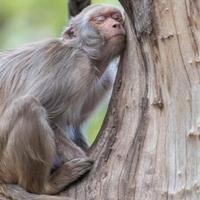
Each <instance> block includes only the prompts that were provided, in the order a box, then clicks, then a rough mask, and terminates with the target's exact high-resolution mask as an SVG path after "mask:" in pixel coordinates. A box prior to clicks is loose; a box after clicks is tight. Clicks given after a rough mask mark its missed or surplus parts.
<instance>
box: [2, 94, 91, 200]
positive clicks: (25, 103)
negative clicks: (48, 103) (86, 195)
mask: <svg viewBox="0 0 200 200" xmlns="http://www.w3.org/2000/svg"><path fill="white" fill-rule="evenodd" d="M4 122H5V124H4ZM5 125H6V126H5ZM0 132H1V137H0V142H1V143H2V141H3V139H4V140H5V143H6V145H5V147H3V148H2V150H3V153H1V161H0V180H1V181H2V182H4V183H5V184H4V185H0V191H1V192H2V191H4V192H8V193H7V196H8V197H9V196H11V194H12V191H13V193H14V191H15V187H11V185H8V184H9V183H10V184H12V183H15V184H18V185H20V186H22V187H23V188H24V189H25V190H27V191H28V192H31V193H37V194H41V193H46V194H50V193H54V192H55V193H57V192H59V190H57V191H55V189H54V191H53V192H52V191H51V190H49V187H47V186H48V185H52V183H51V182H52V181H51V178H49V176H50V170H51V167H52V164H53V160H54V157H55V140H54V133H53V131H52V130H51V128H50V126H49V124H48V122H47V120H46V113H45V110H44V108H43V107H42V106H41V105H40V103H39V102H38V101H37V100H36V99H35V98H33V97H23V98H20V99H18V100H16V101H15V102H14V103H12V104H11V105H10V106H9V108H8V109H7V110H5V112H4V114H3V116H2V117H1V118H0ZM2 135H3V136H2ZM88 162H89V161H88V159H85V160H84V161H83V160H82V162H81V160H80V163H81V165H82V166H83V167H82V168H81V166H80V163H77V167H80V169H79V170H77V167H76V164H74V165H71V167H74V170H73V169H71V168H70V167H69V168H68V170H69V173H72V174H74V173H73V172H76V175H74V177H73V180H75V179H76V178H75V177H77V178H78V177H79V176H80V175H82V174H83V173H85V171H87V170H88V168H87V167H85V166H84V163H86V165H87V163H88ZM66 173H67V172H66ZM55 177H56V176H55ZM58 177H60V174H59V175H58ZM69 177H70V176H69V175H68V178H67V179H66V184H65V185H67V184H68V183H69ZM65 178H66V176H65V177H62V180H63V181H65ZM54 179H56V178H54ZM60 179H61V178H60ZM56 180H58V179H56ZM58 181H59V180H58ZM48 182H50V183H48ZM6 183H7V184H6ZM58 184H59V182H58ZM63 184H64V183H62V185H63ZM3 186H4V188H2V187H3ZM47 188H48V191H47ZM9 192H10V193H9ZM2 193H3V192H2ZM15 193H16V194H18V196H20V192H15ZM3 194H4V195H5V196H6V194H5V193H3ZM24 194H29V193H24ZM44 197H46V196H44ZM12 198H13V199H19V200H24V199H31V198H30V195H29V196H28V197H27V196H26V197H25V198H24V197H23V195H22V196H21V197H19V198H18V197H16V198H15V196H12ZM59 198H60V199H61V197H59ZM59 198H58V197H55V198H54V197H53V196H49V197H48V198H46V199H52V200H53V199H55V200H58V199H59ZM32 199H39V196H37V195H36V196H34V198H32ZM40 199H41V198H40ZM44 199H45V198H44ZM62 199H63V200H64V199H65V200H68V198H67V197H65V198H64V197H63V198H62Z"/></svg>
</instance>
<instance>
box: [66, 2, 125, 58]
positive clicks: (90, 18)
mask: <svg viewBox="0 0 200 200" xmlns="http://www.w3.org/2000/svg"><path fill="white" fill-rule="evenodd" d="M125 35H126V33H125V29H124V19H123V16H122V14H121V11H120V10H119V9H117V8H115V7H113V6H109V5H91V6H88V7H87V8H85V9H84V10H83V11H82V12H81V13H80V14H79V15H77V16H76V17H75V18H73V19H72V20H71V23H70V26H69V27H67V28H66V29H65V31H64V35H63V36H64V41H65V42H66V43H68V44H70V45H72V46H75V47H77V48H80V49H82V50H84V51H85V52H86V53H87V54H88V56H89V57H90V58H92V59H95V60H102V59H108V58H113V57H116V56H118V55H119V54H120V53H121V52H122V50H123V49H124V47H125Z"/></svg>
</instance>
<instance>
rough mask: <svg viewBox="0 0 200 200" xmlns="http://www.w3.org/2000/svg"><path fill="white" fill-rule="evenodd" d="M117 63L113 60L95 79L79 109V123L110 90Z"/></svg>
mask: <svg viewBox="0 0 200 200" xmlns="http://www.w3.org/2000/svg"><path fill="white" fill-rule="evenodd" d="M117 63H118V61H115V62H113V63H111V64H110V65H109V66H108V68H107V69H106V70H105V72H104V73H103V75H102V76H101V77H100V79H98V80H97V81H96V85H95V86H94V88H93V89H92V91H90V93H89V94H88V97H87V98H86V100H85V103H84V105H83V107H82V110H81V121H80V124H82V123H84V122H85V121H86V120H87V119H88V118H89V116H90V115H91V113H92V112H93V111H94V110H95V109H96V107H97V106H98V105H99V103H100V102H101V101H102V100H103V99H104V97H105V96H106V95H107V94H108V92H109V91H111V89H112V87H113V84H114V81H115V77H116V72H117V67H116V65H117Z"/></svg>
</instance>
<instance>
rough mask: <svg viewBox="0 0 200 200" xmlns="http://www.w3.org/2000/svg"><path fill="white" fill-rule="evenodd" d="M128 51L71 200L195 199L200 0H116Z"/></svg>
mask: <svg viewBox="0 0 200 200" xmlns="http://www.w3.org/2000/svg"><path fill="white" fill-rule="evenodd" d="M121 3H122V5H123V6H124V8H125V10H126V12H127V13H128V15H129V18H130V22H128V23H127V29H128V39H127V49H126V52H125V54H124V56H123V59H122V62H121V67H120V69H119V72H118V78H117V81H116V84H115V89H114V92H113V96H112V101H111V104H110V106H109V111H108V115H107V117H106V119H105V121H104V125H103V128H102V130H101V131H100V134H99V136H98V138H97V140H96V142H95V144H94V145H93V146H92V148H91V150H90V156H91V157H92V158H93V159H94V160H95V165H94V168H93V170H92V171H91V172H90V173H89V174H88V176H86V177H84V178H83V180H82V181H79V182H77V183H75V184H73V185H72V186H71V187H70V188H68V189H67V194H68V195H69V196H71V197H73V198H75V199H78V200H117V199H118V200H147V199H149V200H156V199H158V200H165V199H166V200H167V199H170V200H172V199H176V200H179V199H180V200H182V199H187V200H189V199H190V200H199V199H200V15H199V10H198V8H200V2H199V1H198V0H196V1H195V0H193V1H192V0H185V1H183V0H154V1H151V0H132V1H131V0H121Z"/></svg>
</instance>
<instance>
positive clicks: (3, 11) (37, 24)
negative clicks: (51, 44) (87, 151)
mask: <svg viewBox="0 0 200 200" xmlns="http://www.w3.org/2000/svg"><path fill="white" fill-rule="evenodd" d="M92 3H109V4H119V3H118V1H117V0H103V1H100V0H93V1H92ZM67 21H68V8H67V0H57V1H56V0H52V1H49V0H0V50H3V49H12V48H16V47H19V46H20V45H22V44H25V43H30V42H34V41H38V40H42V39H47V38H51V37H59V36H60V34H61V32H62V31H63V28H64V26H65V24H66V23H67ZM105 112H106V105H104V106H103V108H102V109H100V112H98V113H97V114H96V115H95V116H93V117H92V120H90V123H89V126H88V132H89V133H88V134H89V142H90V143H92V142H93V140H94V139H95V137H96V134H97V132H98V130H99V128H100V127H101V123H102V121H103V118H104V115H105Z"/></svg>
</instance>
